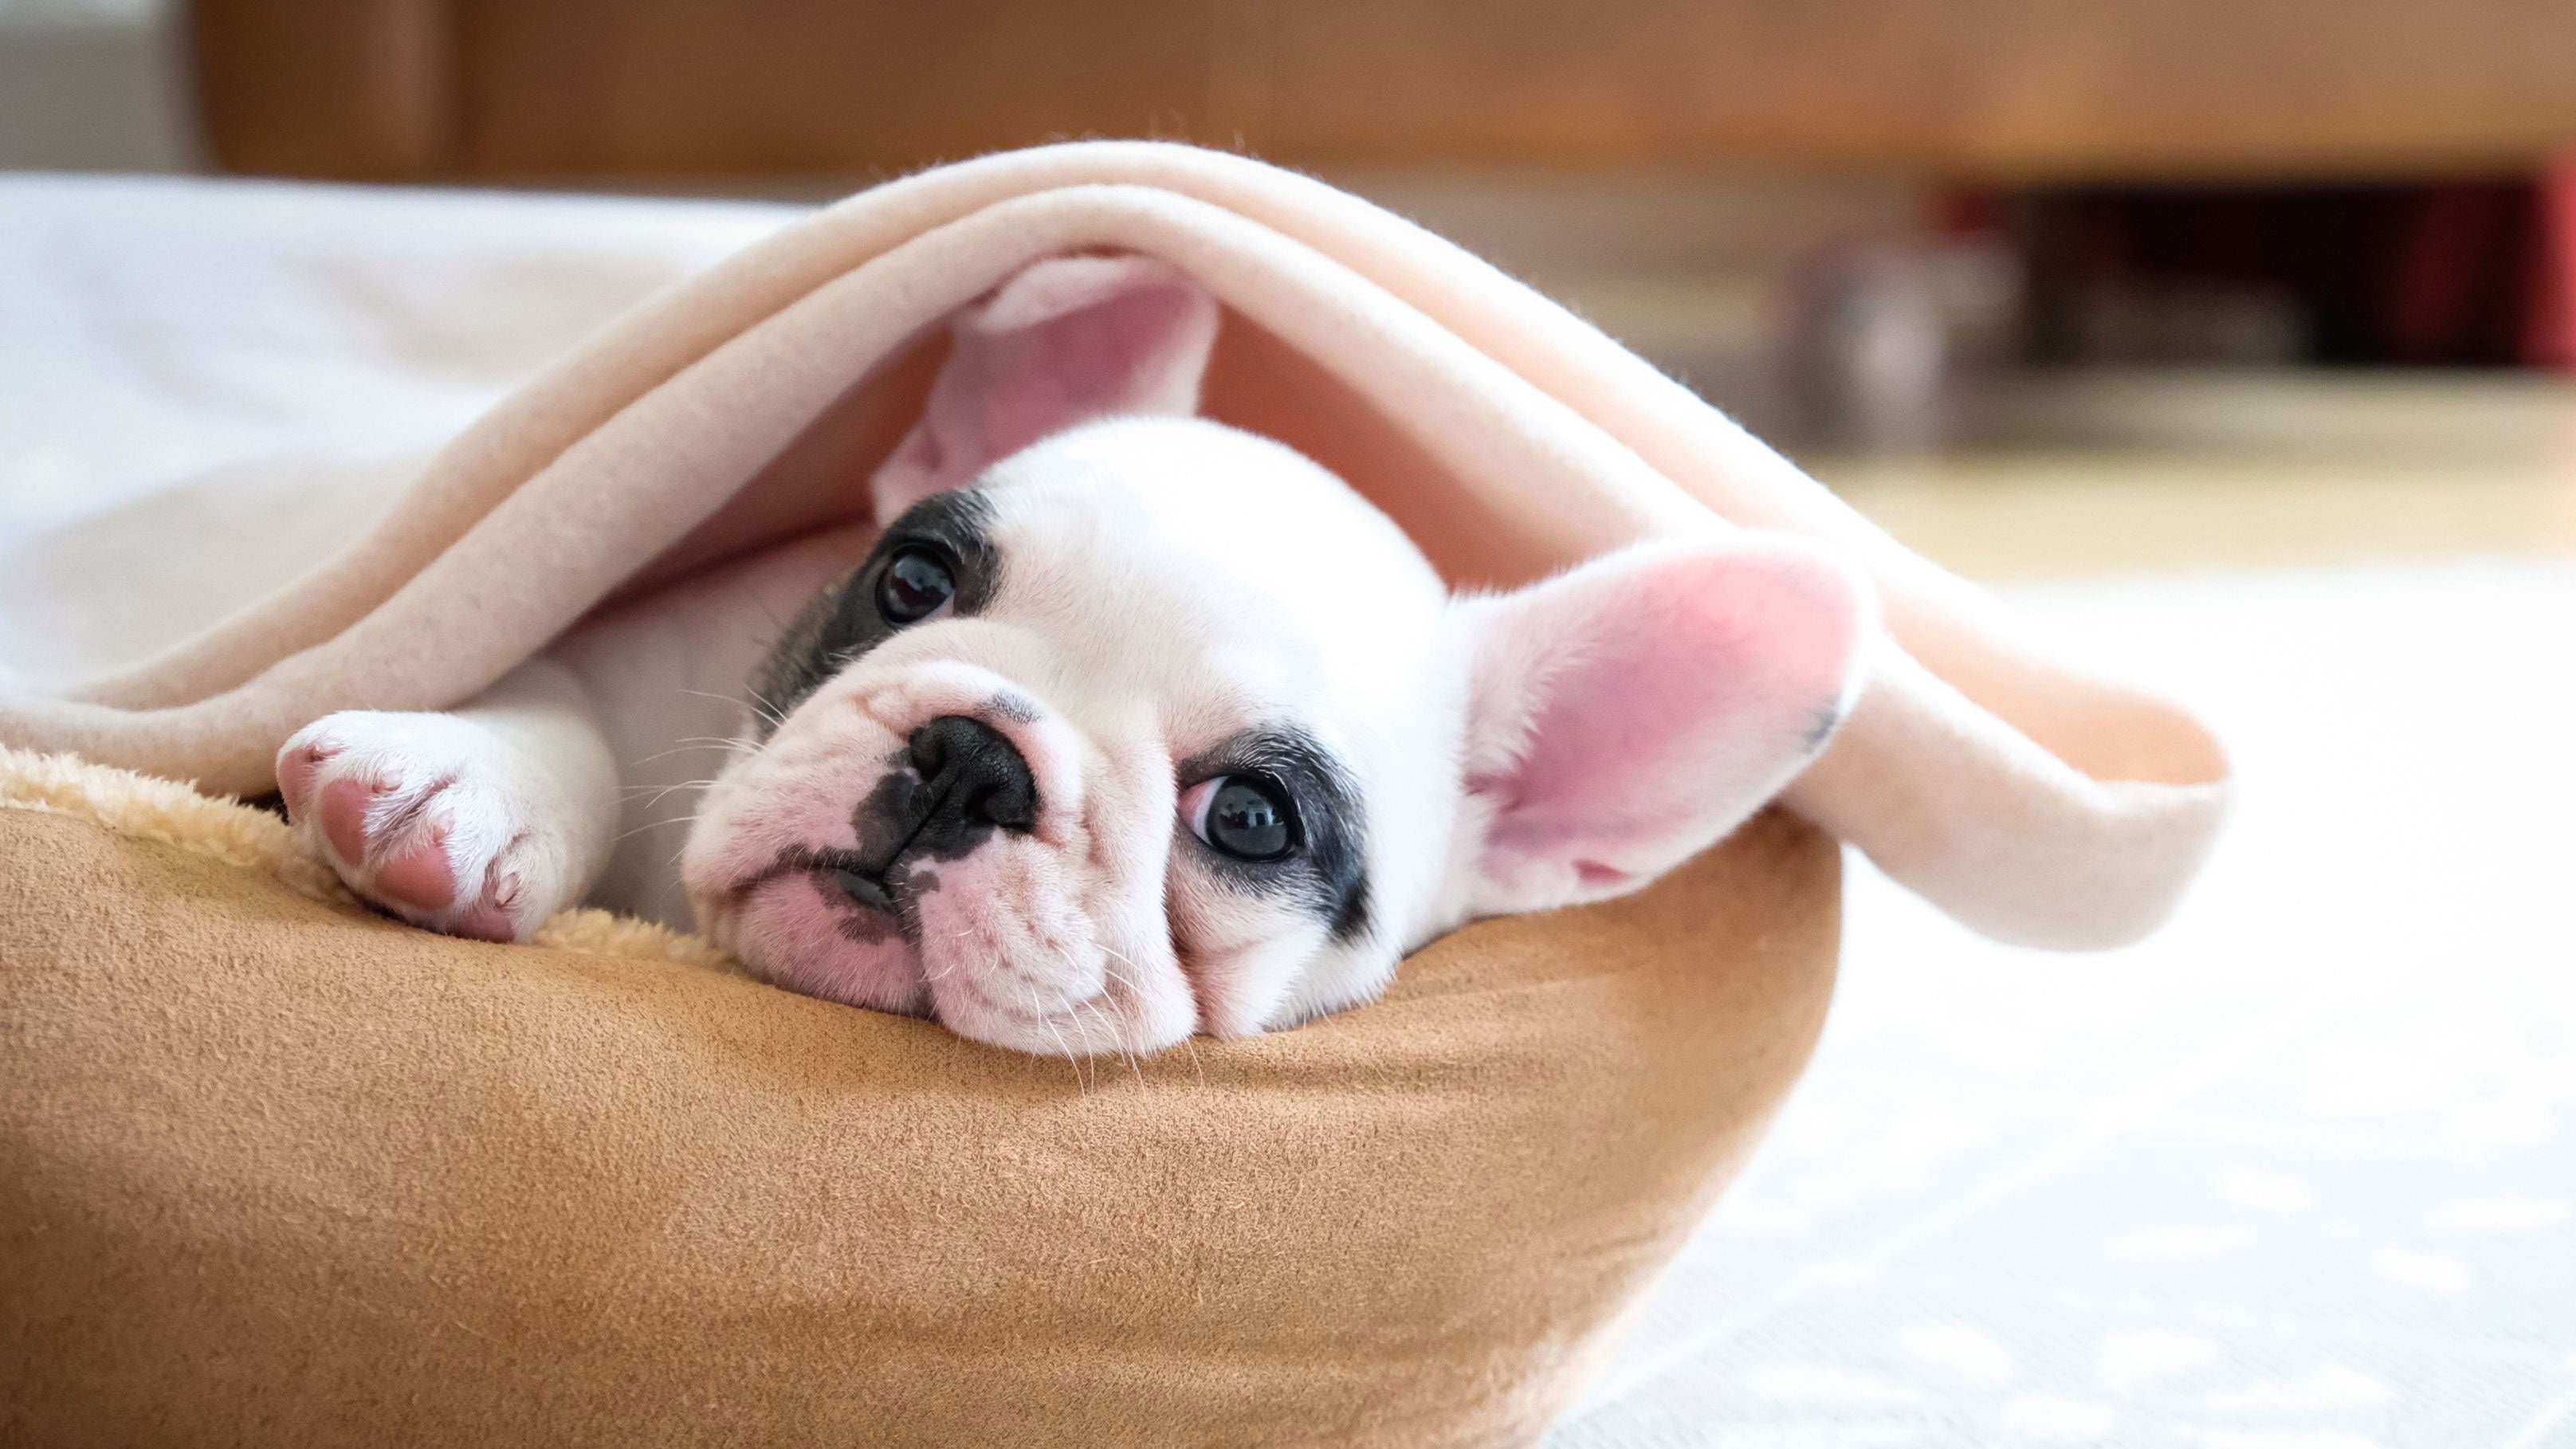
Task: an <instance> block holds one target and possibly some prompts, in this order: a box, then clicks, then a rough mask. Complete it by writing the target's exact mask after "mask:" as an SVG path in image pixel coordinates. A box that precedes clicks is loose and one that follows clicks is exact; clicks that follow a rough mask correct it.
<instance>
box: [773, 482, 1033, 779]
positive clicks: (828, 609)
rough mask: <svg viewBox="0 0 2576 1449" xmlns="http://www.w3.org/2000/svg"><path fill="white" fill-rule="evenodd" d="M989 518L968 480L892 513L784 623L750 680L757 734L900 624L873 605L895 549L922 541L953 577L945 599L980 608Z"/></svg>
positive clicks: (997, 561) (995, 571)
mask: <svg viewBox="0 0 2576 1449" xmlns="http://www.w3.org/2000/svg"><path fill="white" fill-rule="evenodd" d="M992 521H993V504H992V500H990V499H988V498H986V497H985V496H984V495H983V494H981V493H978V492H976V491H974V490H973V489H971V488H969V489H959V490H957V491H955V492H951V493H938V494H933V495H932V496H930V497H928V498H925V499H923V500H921V501H920V502H919V503H916V504H914V505H913V506H912V507H911V508H910V509H907V510H906V511H905V512H904V514H903V516H902V517H900V518H898V519H896V520H895V521H894V526H893V527H891V528H888V529H887V530H886V531H885V534H884V536H883V537H881V538H879V539H878V540H877V544H876V547H875V548H873V549H871V550H869V552H868V556H867V560H866V561H865V562H863V563H861V564H860V565H859V566H858V567H857V568H855V569H852V570H851V571H850V572H849V573H847V574H846V575H843V576H842V578H841V580H840V581H839V582H838V583H835V584H833V585H832V586H831V587H830V588H828V589H825V590H824V591H823V593H822V596H821V597H819V598H817V599H815V600H814V602H813V603H812V604H810V605H808V606H807V607H806V609H805V612H804V613H802V614H799V615H797V616H796V621H795V622H794V623H792V624H790V625H788V626H787V632H786V633H785V634H784V635H781V636H780V638H779V640H778V644H777V647H775V648H773V649H772V650H771V651H770V653H769V662H768V663H766V664H764V665H762V666H761V669H760V673H759V674H758V675H757V676H755V677H754V678H753V680H752V681H751V687H752V689H753V691H754V698H755V699H756V700H757V701H758V703H759V704H760V706H761V708H760V711H759V713H760V723H759V726H758V729H759V738H760V739H762V740H767V739H768V738H769V736H770V734H771V732H772V731H774V730H776V729H777V728H778V721H779V720H781V719H784V718H785V717H786V716H787V714H788V712H789V711H791V710H793V709H795V708H796V706H798V705H800V704H803V703H804V702H805V700H806V699H807V697H808V696H810V695H812V694H813V693H814V691H815V690H817V689H820V688H822V687H823V682H824V681H825V680H828V679H830V678H831V677H832V676H833V675H835V674H838V673H840V672H841V671H842V670H843V669H845V668H847V667H849V665H850V663H851V661H853V660H855V659H858V658H860V657H861V656H863V655H865V654H866V653H867V652H868V651H869V650H871V649H874V648H875V647H877V646H878V645H879V644H882V643H884V642H885V641H886V640H887V639H888V638H890V637H892V636H893V635H894V633H895V631H896V629H897V628H898V627H899V626H897V625H894V624H890V623H888V622H886V619H885V616H884V615H883V614H880V613H879V612H877V580H878V579H879V578H880V577H881V576H883V575H884V573H885V569H886V563H887V561H888V560H889V559H891V558H892V557H893V556H894V555H895V553H896V552H897V551H898V550H901V549H905V548H911V547H927V548H933V549H937V550H939V551H940V552H941V553H943V554H945V555H946V556H947V558H948V564H949V570H950V572H951V573H952V574H953V575H954V576H955V577H956V580H957V596H956V599H955V601H954V602H953V603H952V604H951V605H950V607H951V608H952V609H954V610H955V611H956V612H957V613H960V614H974V613H979V612H981V611H982V610H983V608H984V606H985V605H987V604H989V603H991V602H992V599H993V594H994V592H995V591H996V590H997V589H999V588H1000V587H1001V573H1002V567H1001V565H1002V561H1001V555H1000V553H999V552H998V551H997V550H995V549H994V547H993V545H992V542H991V540H990V539H989V537H988V536H987V533H988V530H989V529H990V528H991V526H992Z"/></svg>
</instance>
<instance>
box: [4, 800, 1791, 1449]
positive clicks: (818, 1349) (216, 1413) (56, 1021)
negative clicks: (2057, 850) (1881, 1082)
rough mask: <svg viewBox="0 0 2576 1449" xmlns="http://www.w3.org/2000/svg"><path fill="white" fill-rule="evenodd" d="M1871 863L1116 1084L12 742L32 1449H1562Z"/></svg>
mask: <svg viewBox="0 0 2576 1449" xmlns="http://www.w3.org/2000/svg"><path fill="white" fill-rule="evenodd" d="M12 807H14V808H12ZM1837 869H1838V860H1837V856H1836V852H1835V850H1834V848H1833V846H1832V845H1831V843H1829V842H1828V841H1826V840H1825V839H1823V838H1822V837H1821V836H1820V835H1818V834H1817V832H1816V831H1815V830H1814V829H1813V828H1812V827H1809V826H1806V825H1804V824H1801V823H1799V822H1798V821H1796V820H1795V819H1794V818H1792V817H1790V816H1788V815H1786V814H1782V813H1777V812H1775V813H1772V814H1769V815H1766V816H1763V817H1761V818H1760V819H1758V820H1757V821H1755V822H1754V823H1753V824H1752V825H1750V826H1748V827H1747V828H1745V829H1744V830H1743V831H1741V832H1739V833H1738V834H1737V835H1736V836H1735V837H1734V838H1733V839H1731V840H1730V841H1728V842H1727V843H1726V844H1725V845H1723V846H1722V847H1720V848H1719V849H1718V850H1717V851H1715V852H1713V853H1711V854H1710V855H1708V856H1706V857H1704V858H1702V859H1701V860H1699V861H1697V862H1695V863H1694V864H1692V865H1691V866H1689V867H1687V868H1685V869H1684V870H1683V871H1681V872H1679V873H1678V874H1676V875H1674V876H1671V877H1668V878H1667V879H1666V880H1664V881H1663V882H1662V883H1661V884H1659V885H1657V886H1655V887H1653V888H1652V889H1650V890H1648V891H1646V892H1645V893H1643V894H1641V895H1638V896H1634V897H1631V898H1629V899H1627V900H1623V901H1618V902H1614V903H1612V904H1608V905H1602V906H1593V907H1587V908H1584V909H1581V910H1574V911H1567V912H1562V913H1559V914H1557V915H1552V916H1547V917H1540V918H1528V919H1523V920H1518V921H1513V922H1508V923H1494V924H1488V925H1483V926H1476V927H1471V928H1469V929H1468V930H1465V931H1462V932H1459V933H1457V934H1456V935H1453V936H1451V937H1449V938H1447V939H1446V940H1443V941H1441V942H1439V943H1438V944H1437V945H1434V946H1433V947H1431V948H1430V949H1428V950H1426V951H1424V952H1422V953H1420V954H1419V955H1418V956H1416V957H1415V958H1414V959H1413V960H1412V961H1410V962H1408V963H1407V964H1406V966H1405V968H1404V971H1403V974H1402V975H1401V976H1400V977H1399V978H1398V980H1397V983H1396V986H1395V989H1394V991H1393V993H1392V994H1391V995H1390V996H1389V997H1388V998H1387V999H1386V1000H1384V1001H1382V1002H1379V1003H1378V1004H1376V1005H1374V1006H1370V1007H1367V1008H1364V1009H1362V1010H1360V1011H1356V1012H1352V1013H1348V1014H1346V1015H1343V1016H1338V1017H1332V1018H1328V1019H1326V1020H1324V1021H1321V1022H1318V1023H1316V1024H1314V1025H1312V1026H1308V1027H1303V1028H1300V1029H1298V1030H1296V1031H1292V1032H1285V1033H1280V1034H1277V1035H1273V1036H1267V1037H1261V1038H1256V1039H1253V1040H1248V1041H1233V1042H1208V1041H1201V1042H1197V1043H1194V1044H1193V1046H1192V1048H1191V1049H1190V1050H1188V1051H1179V1052H1171V1053H1167V1054H1165V1055H1164V1056H1162V1057H1159V1058H1157V1059H1155V1060H1152V1061H1149V1062H1144V1063H1141V1064H1130V1063H1125V1062H1119V1061H1115V1060H1105V1061H1101V1062H1097V1063H1093V1064H1088V1065H1086V1066H1084V1067H1083V1068H1081V1069H1079V1070H1077V1069H1075V1068H1074V1067H1072V1066H1069V1065H1068V1064H1067V1063H1066V1062H1064V1061H1063V1060H1061V1059H1053V1060H1044V1059H1037V1058H1029V1057H1021V1056H1016V1055H1013V1054H1010V1053H1005V1052H1000V1051H995V1050H992V1049H990V1048H986V1047H981V1046H977V1045H974V1044H972V1043H969V1042H965V1041H962V1040H960V1039H958V1038H956V1037H953V1036H950V1035H949V1034H947V1033H946V1032H944V1031H942V1030H940V1029H939V1028H937V1027H935V1026H931V1025H929V1024H927V1023H924V1022H919V1021H914V1020H910V1019H906V1018H898V1017H890V1016H880V1015H877V1014H874V1013H870V1012H863V1011H854V1010H851V1009H849V1008H847V1007H841V1006H834V1005H830V1004H827V1003H824V1002H819V1001H813V1000H809V999H807V998H804V997H800V996H793V995H789V994H787V993H785V992H782V991H777V990H774V989H771V988H769V987H766V986H762V985H758V984H756V983H753V982H750V981H746V980H742V979H739V978H737V977H734V976H731V975H728V974H726V973H725V972H724V971H723V970H722V969H721V968H720V967H715V966H710V965H708V964H704V963H695V964H692V963H688V962H687V961H686V960H685V958H686V957H687V956H688V954H689V950H690V948H689V945H688V943H687V942H686V941H685V940H684V939H682V938H672V937H668V936H667V935H665V934H662V933H657V932H652V931H650V930H648V929H645V928H640V927H636V926H633V925H632V924H631V923H627V924H626V925H624V926H623V927H621V926H620V925H619V923H616V922H613V921H611V920H609V919H608V918H605V917H601V916H598V915H597V914H596V913H576V914H574V915H571V916H567V917H561V918H558V919H557V921H556V922H555V923H554V924H553V925H552V926H550V927H549V928H548V933H547V935H546V937H545V938H544V939H545V940H546V941H549V942H555V943H560V944H557V945H555V946H553V947H551V948H549V947H547V946H535V947H507V948H505V947H494V946H486V945H481V944H477V943H472V942H462V941H453V940H448V939H445V938H442V937H437V936H432V935H428V934H426V933H423V932H419V931H415V930H411V929H409V928H407V927H404V926H400V925H397V924H395V923H393V922H390V921H385V920H382V919H378V918H376V917H373V916H369V915H367V914H365V913H364V912H363V911H361V910H359V909H358V908H356V907H355V906H354V905H353V904H348V903H346V898H345V897H344V896H340V895H339V892H338V887H337V884H336V882H335V881H333V880H332V878H331V877H330V876H329V873H328V872H327V871H321V870H319V868H318V867H315V866H313V865H312V864H311V863H310V862H307V861H304V860H301V859H299V858H297V857H295V856H294V855H293V854H292V853H291V851H290V850H289V849H288V847H287V842H286V832H285V828H284V826H283V825H282V824H281V823H280V822H278V821H277V820H276V819H275V818H274V817H272V816H268V815H265V814H261V813H259V812H255V811H251V810H248V809H245V808H242V807H238V806H233V805H229V804H223V803H219V802H214V801H208V800H205V799H203V798H202V797H197V796H194V795H192V794H190V793H189V792H187V791H186V790H185V789H183V788H182V787H178V786H173V785H169V784H166V783H163V782H157V781H142V780H138V779H136V778H135V777H132V776H128V775H125V774H123V773H122V772H119V771H111V770H105V769H102V768H99V767H94V766H86V767H84V766H70V765H66V764H63V763H61V762H58V761H44V760H39V759H37V758H35V757H31V756H26V755H23V754H12V755H9V756H7V757H5V759H0V880H6V881H7V882H9V895H8V897H7V899H8V901H9V903H10V908H9V909H8V910H7V911H6V912H5V913H0V963H5V964H0V1160H5V1162H6V1165H7V1170H6V1171H5V1173H0V1282H5V1283H6V1284H7V1285H8V1291H7V1292H6V1294H5V1295H0V1364H5V1365H6V1368H5V1369H0V1373H5V1375H6V1386H7V1392H6V1394H5V1396H0V1442H5V1443H9V1444H13V1445H39V1444H43V1445H66V1446H69V1445H80V1446H98V1445H113V1444H191V1445H203V1444H227V1443H244V1444H351V1445H381V1444H395V1443H412V1444H437V1445H464V1444H497V1443H520V1444H547V1445H574V1444H597V1445H635V1444H645V1443H665V1442H667V1443H731V1444H779V1445H808V1444H888V1445H893V1444H924V1445H931V1444H938V1445H948V1444H1005V1443H1010V1444H1030V1443H1064V1444H1094V1445H1099V1444H1116V1445H1156V1444H1174V1445H1178V1444H1228V1445H1236V1444H1242V1445H1249V1444H1279V1443H1310V1442H1312V1443H1334V1444H1390V1445H1395V1444H1401V1445H1437V1444H1460V1445H1467V1444H1476V1445H1485V1444H1513V1443H1526V1442H1529V1441H1531V1440H1533V1439H1535V1438H1536V1437H1537V1436H1538V1435H1539V1433H1540V1432H1541V1431H1542V1430H1543V1429H1544V1428H1545V1427H1546V1425H1547V1423H1548V1421H1549V1419H1550V1418H1551V1416H1552V1415H1553V1414H1555V1413H1556V1412H1558V1411H1560V1410H1561V1409H1562V1408H1563V1407H1565V1406H1566V1404H1567V1403H1568V1402H1569V1401H1570V1400H1571V1398H1572V1397H1573V1395H1574V1394H1575V1393H1576V1392H1577V1391H1578V1390H1579V1389H1580V1387H1581V1386H1582V1384H1583V1382H1584V1380H1585V1378H1586V1376H1587V1374H1588V1372H1589V1371H1590V1370H1591V1369H1593V1368H1595V1367H1597V1365H1598V1362H1599V1360H1600V1359H1601V1357H1602V1356H1603V1354H1604V1353H1605V1352H1606V1351H1607V1349H1608V1348H1609V1347H1610V1346H1611V1343H1612V1341H1613V1338H1614V1336H1615V1329H1616V1327H1617V1326H1618V1323H1619V1320H1620V1314H1621V1310H1622V1309H1624V1308H1625V1307H1626V1306H1628V1305H1629V1304H1630V1303H1631V1302H1632V1301H1633V1299H1634V1298H1635V1296H1636V1295H1637V1294H1638V1292H1639V1291H1640V1290H1641V1288H1642V1287H1643V1286H1644V1284H1645V1283H1646V1281H1647V1279H1648V1278H1649V1277H1650V1275H1652V1274H1653V1273H1654V1272H1655V1270H1656V1269H1657V1268H1658V1267H1660V1266H1661V1265H1662V1263H1663V1262H1664V1261H1665V1260H1666V1259H1667V1258H1668V1257H1669V1256H1670V1255H1671V1254H1672V1253H1673V1252H1674V1251H1675V1250H1676V1249H1677V1248H1678V1247H1679V1246H1680V1244H1681V1242H1682V1240H1683V1238H1685V1237H1686V1236H1687V1235H1688V1234H1689V1233H1690V1231H1691V1229H1692V1228H1693V1227H1694V1226H1695V1225H1696V1224H1697V1222H1698V1221H1699V1219H1700V1217H1701V1215H1702V1214H1703V1213H1704V1212H1705V1211H1706V1210H1707V1208H1708V1206H1709V1204H1710V1203H1711V1201H1712V1200H1713V1199H1714V1198H1715V1196H1716V1194H1717V1192H1718V1191H1719V1189H1720V1188H1722V1187H1723V1186H1724V1184H1725V1183H1726V1181H1727V1180H1728V1179H1729V1178H1731V1177H1732V1176H1733V1175H1734V1173H1735V1171H1736V1169H1737V1168H1738V1166H1739V1165H1740V1164H1741V1163H1742V1161H1743V1158H1744V1155H1745V1154H1746V1152H1747V1151H1749V1150H1750V1148H1751V1147H1752V1145H1753V1142H1754V1140H1755V1138H1756V1137H1757V1135H1758V1134H1759V1132H1760V1130H1761V1128H1762V1127H1763V1125H1764V1124H1765V1123H1766V1122H1767V1121H1768V1120H1769V1118H1770V1116H1771V1114H1772V1112H1773V1110H1774V1109H1775V1108H1776V1107H1777V1106H1778V1105H1779V1102H1780V1099H1781V1097H1782V1096H1783V1095H1784V1094H1785V1093H1786V1091H1787V1090H1788V1088H1789V1085H1790V1083H1791V1081H1792V1080H1793V1079H1794V1078H1795V1077H1796V1075H1797V1073H1798V1071H1799V1069H1800V1068H1801V1067H1802V1066H1803V1065H1804V1064H1805V1061H1806V1057H1807V1052H1808V1049H1809V1047H1810V1046H1811V1045H1812V1043H1813V1041H1814V1039H1815V1034H1816V1031H1817V1029H1818V1027H1819V1025H1820V1024H1821V1022H1822V1019H1823V1014H1824V1008H1825V1002H1826V998H1827V996H1828V994H1829V991H1830V987H1831V983H1832V979H1833V960H1834V938H1835V930H1836V922H1837V910H1836V882H1837V878H1838V876H1837ZM317 897H318V898H320V899H317ZM335 899H336V900H338V901H339V902H341V903H340V904H333V903H331V902H332V901H334V900H335ZM34 902H43V903H45V904H44V906H43V908H42V909H31V908H28V907H29V906H30V904H31V903H34ZM621 930H622V931H623V932H624V933H625V935H624V938H623V939H622V940H621V939H620V938H619V932H620V931H621ZM567 948H570V949H567ZM621 949H622V950H624V951H626V952H630V953H633V954H619V953H620V951H621ZM674 957H679V958H683V959H680V960H675V959H673V958H674Z"/></svg>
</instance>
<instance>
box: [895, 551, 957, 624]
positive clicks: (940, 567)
mask: <svg viewBox="0 0 2576 1449" xmlns="http://www.w3.org/2000/svg"><path fill="white" fill-rule="evenodd" d="M956 593H957V575H956V574H955V573H953V572H951V571H950V570H949V567H948V560H947V559H946V558H944V557H942V556H941V555H940V553H939V551H938V550H936V549H931V548H924V547H922V546H921V545H919V544H913V545H911V546H909V547H906V548H899V549H896V550H895V554H894V557H893V558H890V559H888V560H886V567H885V574H884V575H883V576H882V577H880V578H879V579H878V580H877V612H878V613H880V614H883V615H885V620H886V622H887V623H889V624H917V623H920V622H921V621H922V620H924V619H927V618H929V617H930V616H931V615H933V614H936V613H938V612H939V611H940V609H941V608H942V607H943V606H944V605H946V604H947V602H948V601H949V599H951V598H953V597H954V596H955V595H956Z"/></svg>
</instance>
